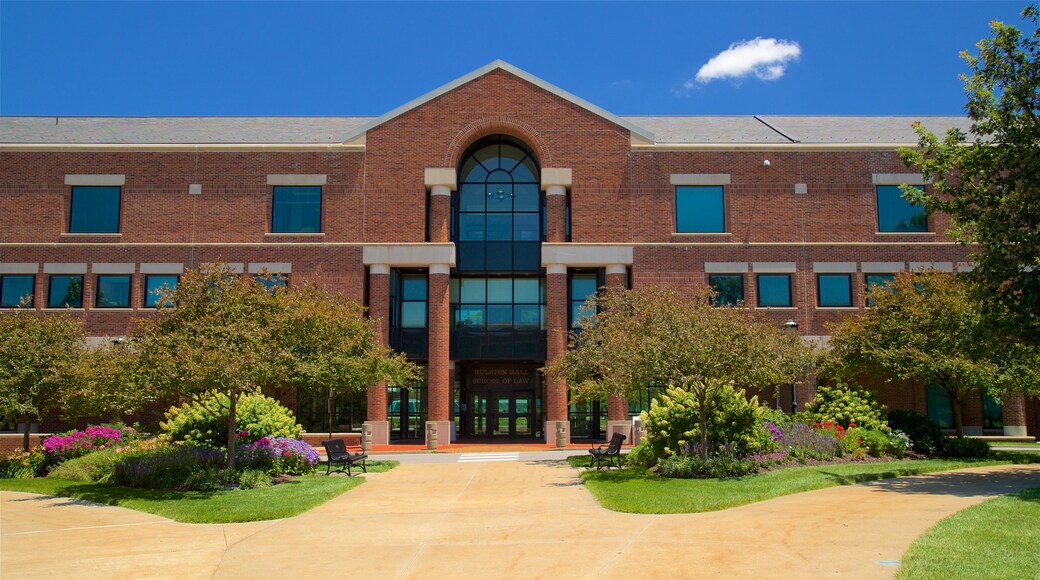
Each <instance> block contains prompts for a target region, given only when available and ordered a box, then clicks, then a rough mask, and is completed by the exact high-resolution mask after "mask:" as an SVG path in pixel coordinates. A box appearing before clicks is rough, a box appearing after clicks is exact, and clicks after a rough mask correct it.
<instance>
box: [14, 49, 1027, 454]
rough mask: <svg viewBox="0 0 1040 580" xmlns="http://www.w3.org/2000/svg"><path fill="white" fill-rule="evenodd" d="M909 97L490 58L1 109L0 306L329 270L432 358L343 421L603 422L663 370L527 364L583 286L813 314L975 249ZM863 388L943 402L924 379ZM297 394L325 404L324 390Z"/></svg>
mask: <svg viewBox="0 0 1040 580" xmlns="http://www.w3.org/2000/svg"><path fill="white" fill-rule="evenodd" d="M913 120H914V119H910V118H902V117H899V118H892V117H778V116H749V117H619V116H616V115H613V114H611V113H609V112H607V111H604V110H602V109H600V108H599V107H597V106H595V105H593V104H591V103H588V102H585V101H583V100H582V99H580V98H578V97H576V96H574V95H571V94H569V93H567V92H565V91H563V90H561V89H559V88H557V87H554V86H552V85H550V84H548V83H546V82H545V81H542V80H540V79H538V78H536V77H533V76H532V75H530V74H528V73H526V72H524V71H521V70H518V69H516V68H515V67H513V66H511V65H508V64H506V63H503V62H501V61H496V62H494V63H491V64H489V65H487V66H485V67H483V68H481V69H478V70H476V71H474V72H472V73H470V74H468V75H466V76H464V77H462V78H460V79H457V80H455V81H453V82H451V83H449V84H447V85H445V86H443V87H441V88H439V89H437V90H435V91H433V92H431V93H428V94H426V95H424V96H422V97H419V98H418V99H416V100H414V101H412V102H409V103H407V104H405V105H402V106H400V107H398V108H396V109H394V110H392V111H390V112H389V113H386V114H385V115H382V116H380V117H378V118H371V117H328V118H306V117H291V118H241V117H213V118H66V117H59V118H54V117H44V118H41V117H31V118H25V117H4V118H0V208H2V211H0V294H2V299H3V303H2V307H4V308H9V307H11V306H14V305H15V304H17V302H18V299H20V298H21V296H23V295H25V294H32V295H33V297H34V304H33V306H34V307H35V308H37V309H44V310H46V309H49V308H65V307H66V306H67V305H68V306H71V307H72V308H73V310H74V311H75V312H77V313H79V314H80V315H82V316H83V317H84V319H85V323H86V328H87V331H88V334H90V335H92V336H98V337H104V336H118V335H121V334H123V333H125V332H126V331H127V329H128V327H129V325H130V323H131V319H132V317H135V316H141V315H144V316H147V313H148V311H149V309H150V308H151V307H154V295H152V294H150V292H151V291H152V290H154V289H155V288H158V287H160V286H162V285H164V284H175V283H176V281H177V276H178V275H179V274H180V273H181V272H183V270H184V269H185V268H192V267H197V266H198V265H200V264H203V263H207V262H216V261H222V262H227V263H230V264H232V266H233V267H235V268H236V269H238V270H239V271H240V272H242V273H243V275H251V274H256V273H258V272H260V271H261V270H263V269H266V270H268V271H270V272H275V273H279V274H282V275H283V276H284V278H285V280H286V281H287V283H288V284H293V283H294V282H297V281H299V280H303V279H317V280H320V281H321V282H323V283H324V284H326V285H328V286H330V287H331V288H334V289H335V290H336V291H339V292H342V293H344V294H346V295H347V296H349V297H351V298H353V299H356V300H357V301H359V302H363V303H365V304H366V305H367V306H368V307H369V311H370V315H371V316H372V317H373V318H376V319H378V320H379V321H380V322H379V327H380V329H381V332H382V336H383V338H384V340H386V341H388V343H389V344H390V345H391V346H393V347H394V348H396V349H399V350H402V351H405V352H407V353H408V354H409V356H410V357H411V358H413V359H414V360H416V361H419V362H421V363H422V364H423V366H424V368H425V378H424V379H423V380H421V381H418V382H417V383H415V384H411V385H374V386H373V387H372V388H370V389H369V391H368V393H367V397H364V396H359V397H355V398H344V399H343V400H339V401H337V411H336V412H337V419H336V422H337V425H335V427H336V428H338V429H345V430H350V429H354V430H357V429H360V427H361V424H362V423H365V424H368V425H370V426H371V429H372V432H373V435H374V440H375V441H376V442H377V443H378V442H386V441H394V440H407V439H418V440H421V439H422V438H423V437H424V436H428V433H429V431H430V430H431V429H434V428H435V429H437V431H438V433H440V434H441V435H440V437H441V440H444V439H445V438H446V434H452V436H457V437H460V438H471V439H496V440H497V439H502V440H516V439H524V438H528V439H532V440H534V439H548V440H553V439H554V438H555V435H556V433H557V430H558V429H563V430H564V431H565V432H566V435H567V436H568V437H570V438H573V439H579V438H602V437H603V436H604V435H605V434H606V433H607V432H609V431H611V430H614V429H627V428H628V426H629V425H630V418H631V416H632V415H633V414H635V413H637V412H638V410H639V408H640V407H641V406H645V404H646V401H647V398H648V397H649V396H651V394H650V393H644V394H642V395H640V396H637V397H634V398H633V400H632V401H623V400H611V401H602V402H598V403H587V404H573V403H571V402H570V401H569V399H568V392H567V387H566V385H565V384H556V383H547V382H546V381H544V380H543V378H542V377H541V375H540V373H539V372H538V371H537V369H538V368H540V367H542V366H543V365H544V364H545V361H546V360H552V359H553V358H554V357H557V356H559V355H560V353H562V352H563V350H564V349H565V346H566V332H567V331H568V330H569V329H570V328H571V327H572V325H573V324H574V323H575V322H576V321H577V317H578V316H579V313H578V311H577V305H579V304H580V303H581V302H583V301H584V299H585V297H586V296H587V295H588V294H589V293H591V292H594V291H595V289H596V288H597V287H600V286H604V285H606V286H624V285H630V286H633V287H637V286H644V285H648V284H667V285H672V286H675V287H678V288H680V289H692V288H695V287H698V286H701V285H705V284H710V285H712V286H713V287H715V288H716V289H717V290H718V291H720V297H721V299H722V300H724V301H739V300H742V301H744V302H745V303H746V304H748V305H749V306H751V307H754V308H759V309H762V310H763V311H764V313H765V315H766V316H768V317H769V318H771V319H773V320H775V321H776V323H777V324H784V323H785V322H787V321H789V320H793V321H794V322H796V323H797V325H798V331H799V332H800V333H801V334H802V335H804V336H807V337H821V336H826V335H827V332H828V331H827V325H828V323H831V322H833V321H835V320H838V319H840V318H841V317H843V316H847V315H848V314H850V313H855V312H859V311H861V310H862V309H863V308H864V307H865V306H866V300H867V298H866V293H867V289H868V287H869V285H870V284H878V283H883V282H884V281H885V280H886V278H887V277H890V276H891V275H892V274H893V273H895V272H898V271H902V270H906V269H915V268H920V267H934V268H938V269H941V270H947V271H963V270H964V269H966V268H968V267H969V265H968V264H967V253H966V250H965V249H964V248H962V247H960V246H958V245H957V244H955V243H954V242H953V241H952V240H951V239H950V238H949V237H948V236H947V235H946V234H945V233H944V232H945V230H946V228H947V226H948V223H949V220H948V218H947V217H945V216H941V215H940V216H934V217H931V218H927V219H926V218H925V216H924V215H923V213H921V212H920V211H919V210H918V209H917V208H912V207H910V206H908V205H907V204H906V203H905V202H904V201H903V200H902V199H901V198H900V197H899V191H898V185H899V184H901V183H910V184H918V185H921V186H923V187H928V185H927V184H926V183H924V182H923V180H921V176H920V175H915V174H908V173H906V170H905V168H904V167H903V165H902V164H901V162H900V160H899V158H898V155H897V153H896V149H897V147H899V146H904V145H912V144H914V143H915V142H916V137H915V136H914V134H913V131H912V130H911V127H910V124H911V122H912V121H913ZM922 120H923V122H924V123H925V124H926V125H927V126H929V127H930V128H931V129H933V130H936V131H938V130H945V129H946V128H947V127H950V126H960V127H962V128H966V127H967V120H966V119H964V118H961V117H933V118H926V119H922ZM875 388H876V389H877V390H878V392H879V395H880V398H881V400H882V401H883V402H884V403H886V404H888V405H890V406H893V407H903V408H912V409H916V410H918V411H920V412H922V413H927V414H930V415H932V416H933V417H934V418H936V419H938V420H948V419H949V403H948V401H946V400H944V399H943V398H942V396H941V394H940V393H939V392H938V391H937V390H934V389H931V388H928V387H926V386H925V385H910V386H908V387H907V386H902V387H899V388H896V387H892V386H883V385H876V386H875ZM781 391H782V392H781V398H780V400H779V401H778V404H781V405H783V406H784V407H785V408H786V407H788V406H790V404H791V403H792V402H804V401H805V400H806V399H807V398H808V397H809V396H810V395H811V391H812V386H811V385H803V386H800V387H799V388H798V389H797V390H796V392H794V393H792V392H791V390H789V389H781ZM792 397H793V398H794V400H793V401H792ZM292 403H293V404H295V405H296V406H297V412H298V415H299V416H300V418H301V420H302V421H303V422H304V423H305V424H306V425H307V426H308V428H310V429H311V430H315V431H318V430H321V429H323V428H324V427H325V425H324V424H322V422H321V417H322V414H321V413H320V411H318V409H321V408H322V407H323V405H324V401H315V400H310V399H307V398H306V397H300V398H299V399H295V400H293V401H292ZM965 425H967V426H968V430H969V432H974V433H983V432H985V433H992V434H1009V435H1022V434H1025V433H1026V431H1027V430H1028V431H1029V432H1030V434H1035V433H1036V430H1037V403H1036V401H1032V400H1031V401H1028V402H1027V401H1025V400H1023V399H1022V398H1017V399H1013V400H1010V401H1005V402H1004V405H1001V404H999V403H998V402H996V401H991V400H988V399H987V400H984V399H983V397H981V396H980V398H979V400H978V401H974V402H972V404H970V405H969V406H968V409H966V413H965ZM44 427H47V425H45V426H44Z"/></svg>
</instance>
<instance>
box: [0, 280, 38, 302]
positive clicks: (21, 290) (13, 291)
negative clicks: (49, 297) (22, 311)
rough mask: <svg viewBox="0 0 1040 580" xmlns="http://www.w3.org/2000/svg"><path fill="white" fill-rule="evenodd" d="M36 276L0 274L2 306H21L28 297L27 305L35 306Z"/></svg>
mask: <svg viewBox="0 0 1040 580" xmlns="http://www.w3.org/2000/svg"><path fill="white" fill-rule="evenodd" d="M35 285H36V276H31V275H25V276H19V275H7V276H0V308H16V307H18V306H21V303H22V299H24V298H26V297H28V300H29V302H28V304H27V306H29V307H32V306H33V303H34V301H33V293H34V292H35V290H34V286H35Z"/></svg>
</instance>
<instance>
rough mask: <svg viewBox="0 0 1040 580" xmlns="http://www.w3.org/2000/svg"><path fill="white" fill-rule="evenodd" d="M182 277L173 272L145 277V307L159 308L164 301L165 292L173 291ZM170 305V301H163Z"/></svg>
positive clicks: (165, 304)
mask: <svg viewBox="0 0 1040 580" xmlns="http://www.w3.org/2000/svg"><path fill="white" fill-rule="evenodd" d="M180 280H181V277H180V276H177V275H173V274H169V275H167V274H163V275H153V276H145V277H144V307H145V308H157V307H158V306H159V304H160V302H162V294H163V292H173V290H174V289H176V288H177V282H180ZM162 304H163V305H164V306H168V305H169V304H170V303H169V302H162Z"/></svg>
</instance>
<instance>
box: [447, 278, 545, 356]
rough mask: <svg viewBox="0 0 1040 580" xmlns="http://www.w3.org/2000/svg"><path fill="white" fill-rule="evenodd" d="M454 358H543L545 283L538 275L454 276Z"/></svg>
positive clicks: (452, 347) (452, 302) (451, 299)
mask: <svg viewBox="0 0 1040 580" xmlns="http://www.w3.org/2000/svg"><path fill="white" fill-rule="evenodd" d="M450 302H451V310H452V338H451V340H452V343H451V352H452V355H451V357H452V359H453V360H460V359H478V358H487V359H531V360H543V359H544V358H545V283H544V282H543V281H542V280H540V279H539V278H519V277H502V278H498V277H486V278H485V277H480V278H472V277H466V278H453V279H452V280H451V286H450Z"/></svg>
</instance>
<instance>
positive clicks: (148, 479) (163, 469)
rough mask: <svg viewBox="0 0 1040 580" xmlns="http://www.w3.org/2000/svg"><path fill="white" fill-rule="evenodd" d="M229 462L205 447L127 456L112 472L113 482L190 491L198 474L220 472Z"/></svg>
mask: <svg viewBox="0 0 1040 580" xmlns="http://www.w3.org/2000/svg"><path fill="white" fill-rule="evenodd" d="M225 461H226V457H225V455H224V452H223V451H222V450H220V449H209V448H204V447H161V448H159V449H154V450H148V451H143V452H139V453H135V454H132V455H131V456H129V457H124V458H123V459H121V460H120V461H118V462H117V463H116V465H115V469H114V471H113V477H112V479H113V481H114V482H115V483H118V484H120V485H125V486H129V487H144V488H150V489H191V488H190V487H189V483H198V482H199V481H200V478H201V476H198V475H195V472H197V471H199V470H200V469H201V470H205V469H207V468H210V469H221V468H222V467H223V465H224V462H225Z"/></svg>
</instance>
